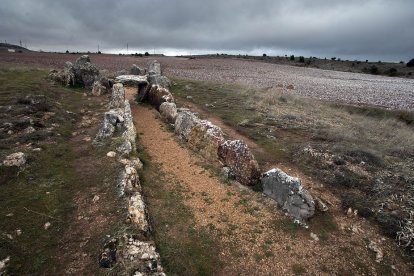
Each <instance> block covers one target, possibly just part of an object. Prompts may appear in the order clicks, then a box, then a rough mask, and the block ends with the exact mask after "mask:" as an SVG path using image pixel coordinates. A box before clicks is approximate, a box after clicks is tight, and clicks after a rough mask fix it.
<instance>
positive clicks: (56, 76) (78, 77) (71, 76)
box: [49, 55, 99, 88]
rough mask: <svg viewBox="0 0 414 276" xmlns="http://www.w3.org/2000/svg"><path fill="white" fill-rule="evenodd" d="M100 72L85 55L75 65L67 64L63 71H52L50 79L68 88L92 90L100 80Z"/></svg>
mask: <svg viewBox="0 0 414 276" xmlns="http://www.w3.org/2000/svg"><path fill="white" fill-rule="evenodd" d="M98 76H99V70H98V69H97V68H96V67H95V65H93V64H92V63H91V60H90V59H89V56H87V55H83V56H81V57H80V58H78V59H77V60H76V62H75V64H72V63H71V62H69V61H67V62H65V65H64V68H63V70H62V71H56V70H52V71H51V72H50V73H49V77H50V78H51V79H53V80H55V81H57V82H60V83H62V84H65V85H67V86H76V85H79V86H82V87H87V88H91V87H92V85H93V83H94V82H95V81H96V80H97V79H98Z"/></svg>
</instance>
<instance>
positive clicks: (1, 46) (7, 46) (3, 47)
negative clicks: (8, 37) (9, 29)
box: [0, 42, 31, 52]
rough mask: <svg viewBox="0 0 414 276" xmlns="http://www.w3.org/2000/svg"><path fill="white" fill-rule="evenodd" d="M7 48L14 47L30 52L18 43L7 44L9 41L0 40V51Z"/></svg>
mask: <svg viewBox="0 0 414 276" xmlns="http://www.w3.org/2000/svg"><path fill="white" fill-rule="evenodd" d="M8 49H14V50H16V52H17V51H19V50H20V51H23V52H31V51H30V50H29V49H27V48H24V47H21V46H19V45H14V44H9V43H1V42H0V51H4V50H5V51H7V50H8Z"/></svg>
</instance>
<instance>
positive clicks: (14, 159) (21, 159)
mask: <svg viewBox="0 0 414 276" xmlns="http://www.w3.org/2000/svg"><path fill="white" fill-rule="evenodd" d="M24 164H26V155H25V154H24V153H23V152H15V153H12V154H10V155H8V156H6V158H5V159H4V160H3V166H5V167H21V166H23V165H24Z"/></svg>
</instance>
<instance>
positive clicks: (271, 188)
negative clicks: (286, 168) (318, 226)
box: [261, 169, 315, 223]
mask: <svg viewBox="0 0 414 276" xmlns="http://www.w3.org/2000/svg"><path fill="white" fill-rule="evenodd" d="M261 183H262V186H263V193H264V194H266V195H267V196H269V197H270V198H272V199H274V200H275V201H276V202H277V203H278V204H279V205H280V206H281V207H282V208H283V209H284V210H286V211H287V213H288V214H289V215H290V216H291V217H292V218H293V219H295V220H296V221H298V222H299V223H304V222H305V220H306V219H308V218H310V217H311V216H313V214H314V213H315V202H314V200H313V198H312V196H311V195H310V194H309V192H308V191H307V190H306V189H305V188H304V187H303V186H302V185H301V183H300V180H299V178H296V177H292V176H289V175H287V174H286V173H284V172H283V171H282V170H280V169H272V170H270V171H268V172H266V173H264V174H263V176H262V178H261Z"/></svg>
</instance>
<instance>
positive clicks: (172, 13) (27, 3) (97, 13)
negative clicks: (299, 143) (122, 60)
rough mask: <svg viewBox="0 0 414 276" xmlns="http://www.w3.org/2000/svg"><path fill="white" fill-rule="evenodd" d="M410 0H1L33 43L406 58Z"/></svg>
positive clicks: (412, 38) (5, 34)
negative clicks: (126, 45) (127, 44)
mask: <svg viewBox="0 0 414 276" xmlns="http://www.w3.org/2000/svg"><path fill="white" fill-rule="evenodd" d="M413 10H414V1H410V0H396V1H385V0H362V1H361V0H358V1H357V0H351V1H350V0H348V1H340V0H333V1H323V0H312V1H306V0H292V1H270V0H263V1H247V0H239V1H237V0H228V1H222V0H210V1H195V0H193V1H184V0H141V1H134V0H124V1H113V0H111V1H109V0H101V1H98V0H92V1H80V0H73V1H57V0H43V1H42V0H38V1H32V0H2V3H1V6H0V39H2V40H4V39H7V40H8V41H10V42H14V43H17V42H18V41H19V40H20V39H21V40H23V41H25V42H27V43H28V46H30V47H31V48H33V49H39V48H42V49H44V50H60V51H62V50H65V49H70V50H91V51H94V50H95V49H96V45H97V44H100V45H101V48H102V49H104V50H106V51H109V50H111V49H121V48H125V44H126V43H129V45H130V47H131V48H135V49H153V48H157V49H167V48H169V49H176V51H178V52H179V51H182V50H189V49H191V50H193V51H195V50H197V51H199V52H201V51H203V50H205V51H207V50H208V51H216V50H217V51H232V52H239V53H245V52H260V51H269V52H271V53H275V54H290V53H294V54H309V55H319V56H330V55H336V56H341V55H342V56H344V57H350V58H352V57H358V58H359V57H361V58H365V57H366V58H377V59H381V58H382V59H383V60H387V59H388V60H400V59H404V60H407V59H409V58H412V57H414V48H413V47H412V45H414V32H412V26H414V17H413V16H412V14H411V13H412V11H413Z"/></svg>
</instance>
